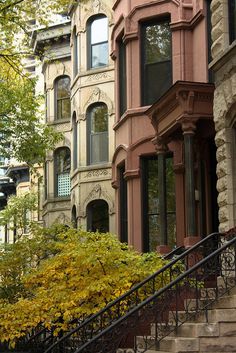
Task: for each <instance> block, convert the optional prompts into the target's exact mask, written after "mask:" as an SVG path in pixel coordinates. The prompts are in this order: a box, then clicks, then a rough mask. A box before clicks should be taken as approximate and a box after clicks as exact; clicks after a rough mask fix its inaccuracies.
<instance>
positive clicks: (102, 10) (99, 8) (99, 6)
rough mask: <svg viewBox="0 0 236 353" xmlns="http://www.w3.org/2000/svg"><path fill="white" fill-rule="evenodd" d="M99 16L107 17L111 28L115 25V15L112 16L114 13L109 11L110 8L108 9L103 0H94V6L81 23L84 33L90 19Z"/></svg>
mask: <svg viewBox="0 0 236 353" xmlns="http://www.w3.org/2000/svg"><path fill="white" fill-rule="evenodd" d="M99 14H102V15H105V16H107V18H108V21H109V26H111V25H112V24H113V15H112V12H111V10H110V9H109V7H107V6H106V5H105V4H104V2H103V1H101V0H94V1H93V3H92V6H91V7H90V10H89V11H88V12H86V14H85V16H84V17H83V20H82V23H81V25H82V28H83V31H86V24H87V22H88V20H89V18H90V17H91V16H94V15H99Z"/></svg>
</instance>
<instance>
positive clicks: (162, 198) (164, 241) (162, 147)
mask: <svg viewBox="0 0 236 353" xmlns="http://www.w3.org/2000/svg"><path fill="white" fill-rule="evenodd" d="M153 142H154V144H155V146H156V151H157V156H158V198H159V215H160V246H158V247H157V251H158V252H160V253H162V254H166V253H168V252H170V247H169V246H168V234H167V205H166V160H165V155H166V152H167V151H168V147H167V145H166V144H165V143H164V142H163V141H162V139H160V138H156V139H155V140H153Z"/></svg>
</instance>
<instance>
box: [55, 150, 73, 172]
mask: <svg viewBox="0 0 236 353" xmlns="http://www.w3.org/2000/svg"><path fill="white" fill-rule="evenodd" d="M55 160H56V173H57V174H61V173H68V172H70V150H69V149H68V148H62V149H60V150H59V151H58V152H57V153H56V157H55Z"/></svg>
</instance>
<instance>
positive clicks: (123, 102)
mask: <svg viewBox="0 0 236 353" xmlns="http://www.w3.org/2000/svg"><path fill="white" fill-rule="evenodd" d="M126 96H127V90H126V45H125V44H124V43H123V41H122V40H121V41H120V42H119V103H120V116H121V115H122V114H123V113H124V112H125V111H126V108H127V97H126Z"/></svg>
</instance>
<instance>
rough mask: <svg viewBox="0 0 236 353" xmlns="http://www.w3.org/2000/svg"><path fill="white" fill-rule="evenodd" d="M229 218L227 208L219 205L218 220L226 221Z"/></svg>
mask: <svg viewBox="0 0 236 353" xmlns="http://www.w3.org/2000/svg"><path fill="white" fill-rule="evenodd" d="M228 220H229V211H228V208H227V207H226V206H225V207H221V208H220V210H219V221H220V223H221V222H226V221H228Z"/></svg>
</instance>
